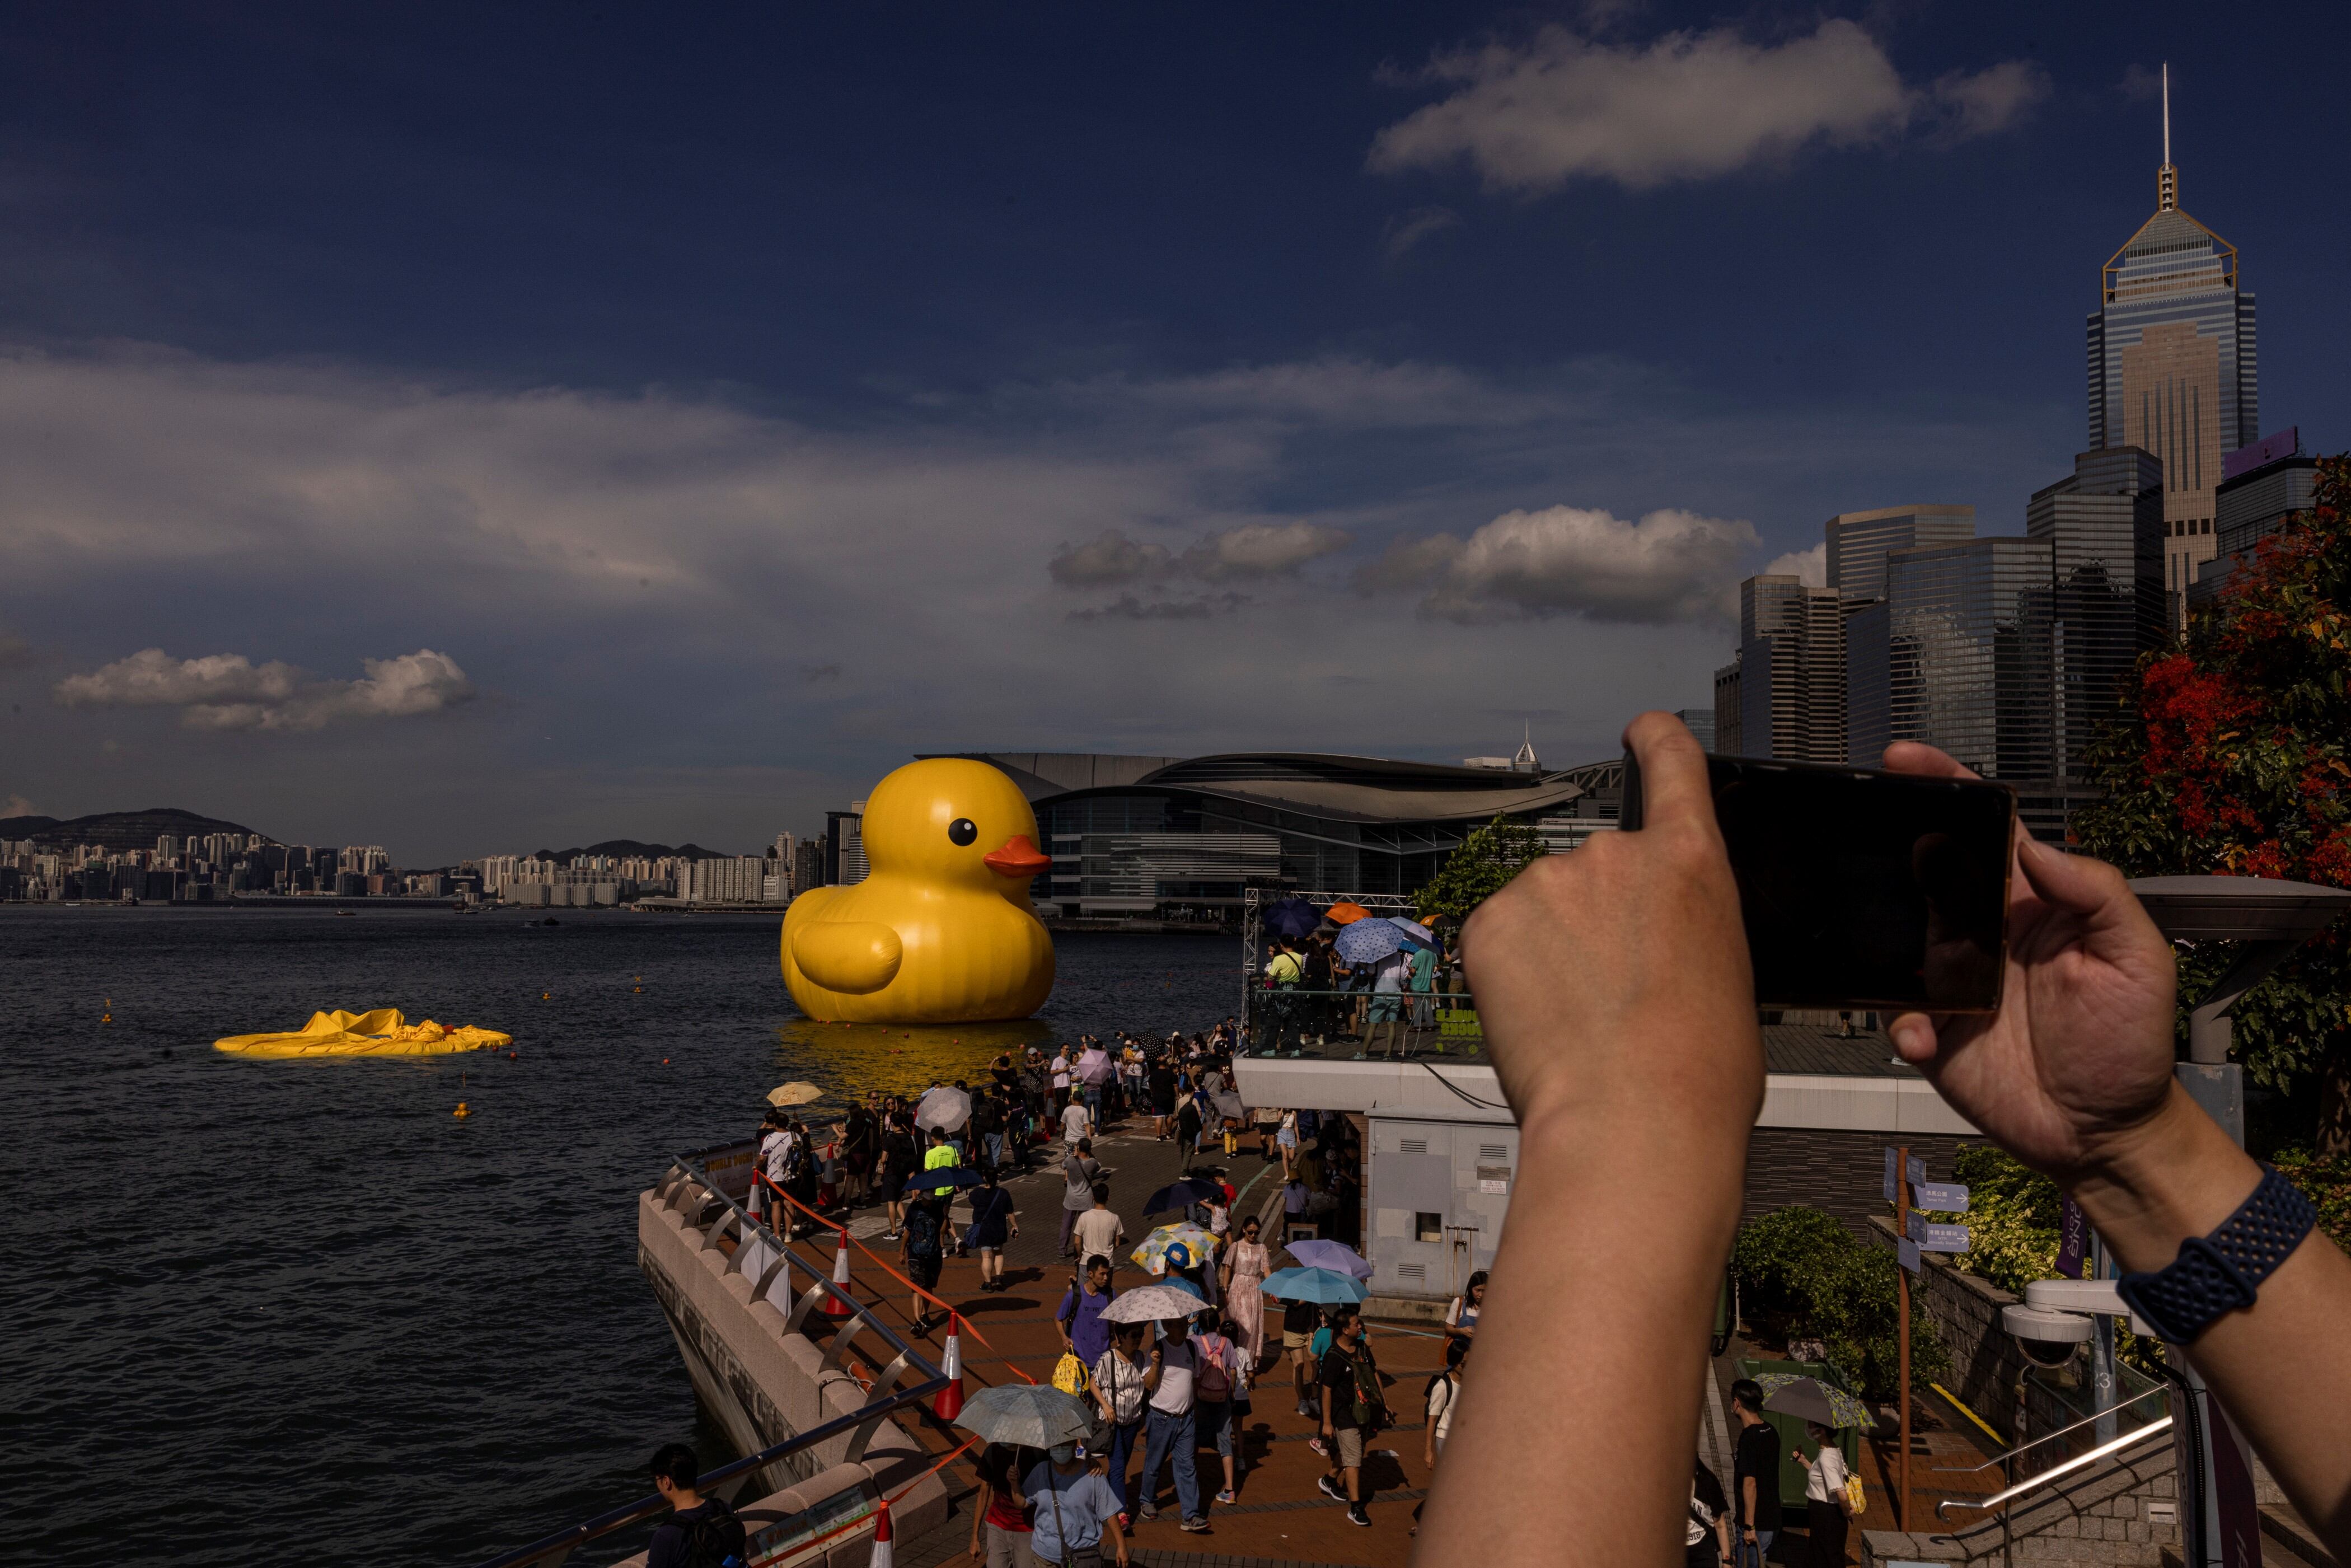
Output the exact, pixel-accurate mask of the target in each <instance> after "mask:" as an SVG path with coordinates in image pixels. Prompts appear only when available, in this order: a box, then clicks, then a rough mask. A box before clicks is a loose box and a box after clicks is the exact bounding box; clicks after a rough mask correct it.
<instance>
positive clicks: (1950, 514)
mask: <svg viewBox="0 0 2351 1568" xmlns="http://www.w3.org/2000/svg"><path fill="white" fill-rule="evenodd" d="M1975 537H1976V509H1975V508H1974V507H1949V506H1933V507H1878V508H1877V509H1876V510H1875V511H1868V512H1839V513H1838V514H1837V515H1836V516H1835V517H1831V518H1830V519H1829V521H1828V557H1829V586H1830V587H1831V588H1834V589H1835V590H1836V591H1838V592H1839V593H1841V594H1843V595H1844V597H1846V598H1847V599H1883V598H1885V597H1886V557H1887V556H1888V555H1889V554H1891V553H1892V552H1894V551H1895V550H1898V549H1913V548H1915V547H1917V546H1918V545H1948V544H1957V543H1959V541H1960V540H1962V539H1971V538H1975Z"/></svg>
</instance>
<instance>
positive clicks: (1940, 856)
mask: <svg viewBox="0 0 2351 1568" xmlns="http://www.w3.org/2000/svg"><path fill="white" fill-rule="evenodd" d="M1707 774H1708V782H1709V784H1710V785H1711V787H1712V789H1713V794H1714V814H1715V821H1716V822H1717V823H1718V824H1719V826H1720V828H1721V830H1722V838H1723V843H1724V845H1725V847H1726V848H1727V849H1728V850H1729V855H1730V869H1731V873H1732V874H1733V875H1734V876H1735V877H1736V878H1737V879H1738V883H1739V904H1740V917H1741V920H1742V922H1743V923H1744V925H1746V928H1747V944H1748V949H1749V954H1750V957H1751V959H1752V960H1753V964H1754V969H1755V1000H1756V1002H1757V1004H1758V1005H1759V1006H1762V1007H1772V1008H1818V1009H1846V1010H1858V1009H1876V1010H1881V1011H1902V1010H1907V1009H1918V1010H1920V1011H1924V1012H1930V1013H1975V1012H1991V1011H1994V1010H1996V1009H1998V1008H1999V1006H2000V993H2001V977H2002V976H2003V975H2004V973H2005V972H2006V968H2007V956H2008V877H2009V868H2010V865H2011V853H2010V848H2011V838H2012V836H2013V834H2014V831H2015V826H2016V794H2015V791H2014V790H2012V789H2010V788H2009V787H2008V786H2007V785H2005V784H1999V783H1993V782H1991V781H1989V780H1985V779H1928V778H1921V777H1918V776H1917V775H1914V774H1907V773H1886V772H1880V771H1876V770H1873V769H1869V768H1828V767H1822V766H1818V765H1815V764H1809V763H1800V762H1777V761H1771V760H1768V759H1765V758H1752V757H1708V758H1707ZM1618 825H1619V826H1620V827H1622V828H1624V829H1625V830H1626V831H1637V830H1638V829H1639V827H1640V826H1641V772H1640V768H1639V765H1638V763H1637V762H1636V761H1635V758H1634V757H1633V755H1632V754H1631V753H1630V752H1627V753H1626V754H1625V801H1624V806H1623V809H1622V811H1621V814H1620V816H1619V818H1618Z"/></svg>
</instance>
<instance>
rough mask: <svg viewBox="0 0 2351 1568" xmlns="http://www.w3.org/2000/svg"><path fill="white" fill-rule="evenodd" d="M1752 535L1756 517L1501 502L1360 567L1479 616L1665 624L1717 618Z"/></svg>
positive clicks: (1434, 607) (1448, 615)
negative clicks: (1498, 511)
mask: <svg viewBox="0 0 2351 1568" xmlns="http://www.w3.org/2000/svg"><path fill="white" fill-rule="evenodd" d="M1755 543H1756V535H1755V529H1754V528H1753V526H1752V525H1751V524H1749V523H1747V522H1744V521H1740V520H1738V519H1735V518H1722V517H1701V516H1699V515H1698V514H1697V513H1695V512H1687V511H1681V510H1677V509H1672V508H1666V509H1660V510H1658V511H1654V512H1650V513H1648V514H1646V516H1644V517H1642V518H1641V519H1640V521H1638V522H1634V523H1628V522H1625V521H1624V520H1622V519H1621V518H1619V517H1614V516H1613V515H1612V514H1610V513H1607V512H1604V511H1596V510H1593V509H1590V508H1586V507H1545V508H1544V509H1542V510H1541V511H1539V512H1528V511H1514V512H1505V513H1503V514H1502V515H1501V516H1500V517H1496V518H1495V519H1494V520H1493V521H1492V522H1490V523H1488V524H1487V525H1485V527H1483V528H1479V529H1478V530H1477V532H1475V533H1473V534H1471V535H1470V536H1469V537H1468V538H1467V539H1457V538H1454V537H1453V536H1451V535H1450V534H1438V535H1436V536H1434V537H1433V538H1424V539H1418V540H1407V541H1404V542H1401V543H1399V544H1398V545H1396V546H1395V547H1392V548H1391V549H1390V550H1389V552H1388V554H1387V556H1386V557H1385V558H1384V559H1383V560H1381V561H1380V562H1379V563H1377V564H1376V565H1374V566H1373V567H1371V568H1368V569H1366V570H1365V571H1364V572H1362V573H1359V574H1358V582H1359V584H1361V585H1362V586H1364V587H1367V588H1377V587H1403V586H1407V585H1410V584H1413V583H1414V582H1415V578H1416V573H1426V574H1427V575H1422V576H1418V578H1417V581H1418V584H1419V585H1421V586H1426V588H1427V590H1428V592H1427V596H1426V598H1424V599H1423V600H1422V601H1421V603H1420V612H1421V614H1422V615H1424V616H1426V617H1428V618H1430V619H1433V620H1440V621H1452V622H1460V623H1463V624H1474V623H1478V622H1490V621H1509V620H1518V619H1521V618H1525V617H1530V616H1531V617H1537V618H1541V617H1544V616H1551V615H1559V614H1571V613H1573V614H1581V615H1583V616H1584V617H1585V618H1586V619H1588V620H1593V621H1617V622H1646V623H1650V624H1665V623H1667V622H1683V621H1707V620H1713V619H1719V617H1720V616H1721V615H1722V612H1723V603H1724V597H1723V590H1724V588H1725V587H1726V585H1727V584H1728V583H1729V581H1730V580H1732V578H1733V576H1734V574H1735V573H1736V571H1737V569H1738V564H1739V560H1740V557H1741V556H1742V555H1744V554H1745V553H1746V552H1747V551H1749V550H1750V549H1753V548H1754V546H1755Z"/></svg>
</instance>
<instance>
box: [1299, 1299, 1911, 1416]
mask: <svg viewBox="0 0 2351 1568" xmlns="http://www.w3.org/2000/svg"><path fill="white" fill-rule="evenodd" d="M1266 1282H1267V1283H1268V1284H1271V1283H1272V1281H1266ZM1755 1382H1756V1385H1757V1386H1759V1387H1761V1389H1762V1390H1763V1408H1764V1409H1766V1410H1777V1411H1780V1412H1781V1413H1782V1414H1783V1415H1789V1416H1802V1417H1803V1418H1804V1419H1805V1420H1807V1421H1818V1422H1819V1423H1820V1424H1821V1425H1822V1426H1823V1427H1875V1426H1876V1425H1877V1419H1876V1416H1872V1415H1871V1414H1870V1413H1869V1406H1866V1405H1864V1404H1863V1403H1862V1402H1861V1401H1860V1400H1858V1399H1855V1397H1854V1396H1852V1395H1850V1394H1847V1393H1846V1392H1845V1391H1844V1389H1842V1388H1833V1387H1831V1386H1830V1385H1827V1384H1825V1383H1823V1382H1822V1381H1821V1380H1820V1379H1819V1378H1817V1377H1799V1376H1797V1375H1794V1374H1793V1373H1787V1372H1767V1373H1764V1374H1763V1375H1761V1376H1759V1377H1758V1378H1756V1380H1755Z"/></svg>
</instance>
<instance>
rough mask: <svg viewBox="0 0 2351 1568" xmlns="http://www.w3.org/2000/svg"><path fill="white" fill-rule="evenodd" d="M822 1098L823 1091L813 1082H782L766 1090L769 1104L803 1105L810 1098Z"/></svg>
mask: <svg viewBox="0 0 2351 1568" xmlns="http://www.w3.org/2000/svg"><path fill="white" fill-rule="evenodd" d="M823 1098H824V1091H823V1090H821V1089H820V1088H818V1087H817V1086H816V1085H815V1084H813V1083H799V1082H793V1083H783V1084H778V1085H777V1086H776V1087H775V1088H773V1089H770V1090H768V1104H770V1105H805V1104H807V1103H809V1102H810V1101H811V1100H821V1099H823Z"/></svg>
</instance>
